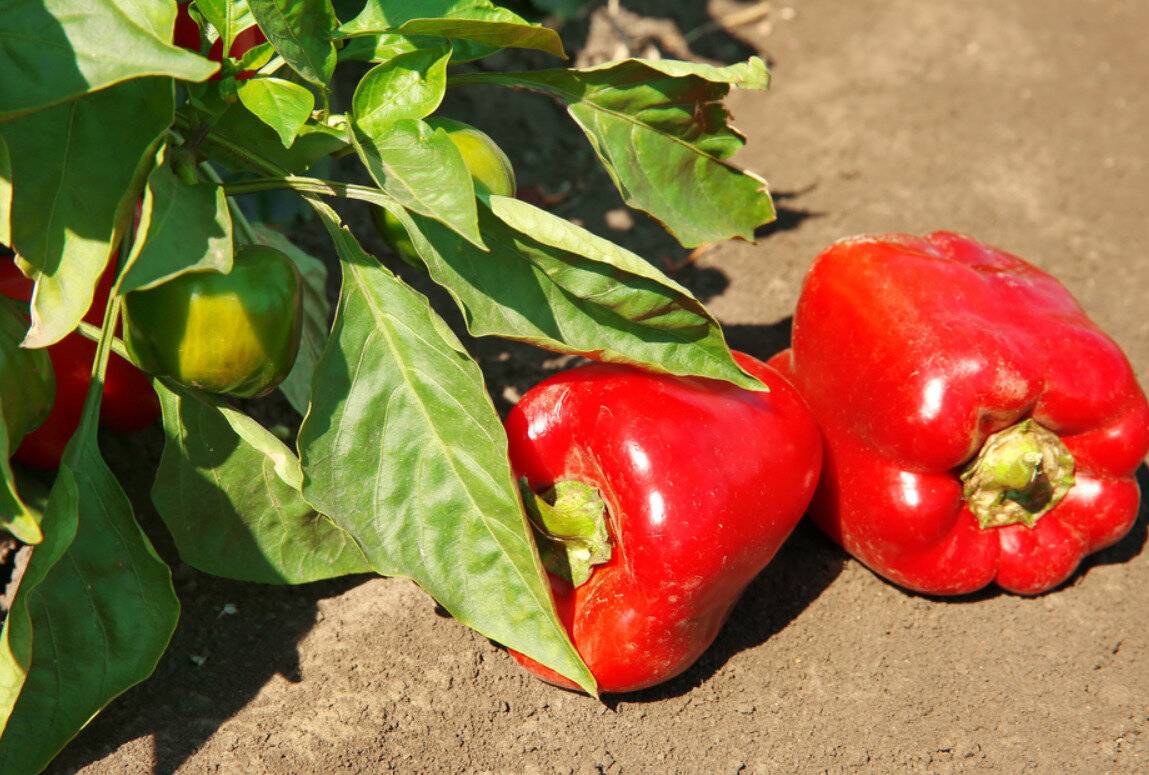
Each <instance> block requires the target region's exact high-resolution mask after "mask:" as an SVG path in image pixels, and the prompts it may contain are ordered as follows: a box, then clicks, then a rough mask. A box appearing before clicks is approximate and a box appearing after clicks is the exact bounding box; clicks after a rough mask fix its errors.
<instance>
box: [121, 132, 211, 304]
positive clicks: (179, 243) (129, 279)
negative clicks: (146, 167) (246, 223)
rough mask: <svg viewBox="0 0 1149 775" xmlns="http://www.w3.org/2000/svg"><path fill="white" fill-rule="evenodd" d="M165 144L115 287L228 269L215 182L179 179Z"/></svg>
mask: <svg viewBox="0 0 1149 775" xmlns="http://www.w3.org/2000/svg"><path fill="white" fill-rule="evenodd" d="M171 154H172V151H171V150H170V149H166V150H162V151H161V152H160V153H159V154H157V158H156V166H155V167H154V168H153V169H152V174H151V175H149V176H148V184H147V188H145V189H144V201H143V205H142V207H141V211H140V224H139V227H138V228H137V230H136V238H135V241H134V242H133V244H132V252H131V254H130V255H129V257H128V260H127V262H125V264H124V267H123V276H122V278H121V280H120V292H121V293H128V292H129V291H136V290H144V289H147V288H154V287H155V286H157V285H160V284H161V283H164V282H167V281H168V280H171V279H172V278H174V277H178V276H179V275H181V274H184V273H186V272H197V271H215V272H223V273H227V272H230V271H231V260H232V234H231V213H230V212H228V209H227V197H226V196H224V193H223V189H222V188H220V187H219V186H217V185H215V184H213V183H208V182H201V183H197V184H196V185H189V184H187V183H185V182H183V181H182V180H181V179H180V178H179V177H178V176H177V175H176V173H175V172H174V171H173V169H172V166H171Z"/></svg>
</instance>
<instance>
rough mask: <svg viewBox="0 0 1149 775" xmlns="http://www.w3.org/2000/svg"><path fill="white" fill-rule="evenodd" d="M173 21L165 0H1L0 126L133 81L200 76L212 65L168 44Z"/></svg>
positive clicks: (212, 68)
mask: <svg viewBox="0 0 1149 775" xmlns="http://www.w3.org/2000/svg"><path fill="white" fill-rule="evenodd" d="M175 18H176V8H175V3H172V2H163V3H154V2H150V3H141V2H136V1H135V0H100V1H99V2H93V1H92V0H43V1H42V2H28V1H27V0H24V1H23V2H21V0H9V1H8V2H5V3H4V4H3V6H2V7H0V84H3V87H2V88H0V121H4V120H7V119H10V118H14V117H16V116H19V115H21V114H24V113H28V112H31V111H34V110H40V109H43V108H46V107H49V106H51V105H55V104H57V103H60V102H63V101H65V100H69V99H74V98H76V97H78V96H80V95H83V94H87V93H89V92H94V91H98V90H100V89H105V88H107V87H109V86H112V85H114V84H117V83H121V82H123V81H127V80H130V79H133V78H141V77H144V76H153V75H163V76H171V77H173V78H182V79H184V80H189V81H202V80H204V79H206V78H207V77H208V76H210V75H211V74H212V73H213V72H215V71H216V69H217V68H218V67H219V65H217V64H216V63H215V62H209V61H208V60H206V59H204V58H203V57H200V56H198V55H196V54H193V53H191V52H190V51H185V50H183V49H181V48H176V47H175V46H173V45H172V28H173V27H174V26H175ZM109 41H114V43H112V44H111V45H109Z"/></svg>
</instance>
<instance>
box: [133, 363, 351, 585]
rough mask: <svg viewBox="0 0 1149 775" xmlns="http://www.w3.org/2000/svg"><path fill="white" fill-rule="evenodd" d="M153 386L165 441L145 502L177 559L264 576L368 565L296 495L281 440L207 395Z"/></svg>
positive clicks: (275, 580) (300, 576)
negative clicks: (158, 519) (162, 527)
mask: <svg viewBox="0 0 1149 775" xmlns="http://www.w3.org/2000/svg"><path fill="white" fill-rule="evenodd" d="M156 391H157V393H158V394H159V396H160V405H161V406H162V407H163V413H164V436H165V443H164V453H163V457H162V458H161V459H160V468H159V471H158V472H157V474H156V483H155V486H154V487H153V488H152V502H153V503H155V506H156V510H157V511H158V512H159V514H160V516H161V517H162V518H163V520H164V523H165V524H166V525H167V526H168V530H170V531H171V534H172V537H173V538H174V539H175V542H176V548H177V549H178V550H179V553H180V558H181V559H182V560H183V561H184V562H186V563H187V564H188V565H191V566H192V567H194V568H196V569H198V570H201V571H203V572H204V573H210V574H212V575H215V576H223V577H225V578H230V579H238V580H240V581H253V582H258V583H262V584H304V583H307V582H310V581H318V580H319V579H327V578H333V577H336V576H344V575H347V574H349V573H364V572H367V571H368V570H370V567H369V566H368V564H367V560H366V559H365V558H364V557H363V552H362V551H360V549H359V547H358V546H356V544H355V542H354V541H353V540H352V539H351V536H349V535H348V534H347V533H346V532H344V531H343V530H342V529H340V528H338V527H336V526H335V524H334V523H333V522H332V521H331V519H329V518H328V517H325V516H323V515H322V514H318V513H316V512H315V510H314V509H313V508H311V506H310V505H309V504H308V503H307V501H305V500H304V499H303V496H302V495H301V494H300V488H301V486H302V484H303V473H302V471H301V470H300V467H299V460H298V459H297V458H296V457H295V455H293V454H292V453H291V450H289V449H288V448H287V447H286V446H284V444H283V442H281V441H280V440H279V439H277V438H276V437H275V436H273V435H272V434H271V433H270V432H268V431H267V430H265V429H264V428H263V427H262V426H260V425H259V423H257V422H255V420H252V419H251V418H250V417H248V416H247V415H245V414H243V413H241V412H238V411H236V410H234V409H231V408H229V407H227V406H225V405H223V404H221V403H218V402H216V401H214V400H213V399H211V398H209V397H207V396H204V395H201V394H197V393H194V392H192V391H185V390H178V389H177V390H171V389H168V388H167V387H166V386H164V385H162V384H159V383H157V385H156Z"/></svg>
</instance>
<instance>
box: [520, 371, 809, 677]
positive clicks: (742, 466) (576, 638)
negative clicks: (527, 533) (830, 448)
mask: <svg viewBox="0 0 1149 775" xmlns="http://www.w3.org/2000/svg"><path fill="white" fill-rule="evenodd" d="M735 357H736V358H737V359H738V362H739V364H740V365H741V366H742V367H743V368H744V369H745V370H746V371H747V372H749V373H750V374H752V375H753V376H755V377H757V378H758V379H760V380H761V381H762V382H763V383H764V384H766V385H767V386H768V387H769V388H770V392H769V393H765V392H752V391H747V390H743V389H741V388H737V387H734V386H732V385H729V384H726V383H721V382H716V381H710V380H703V379H683V378H677V377H671V376H666V375H659V374H654V373H650V372H645V371H641V370H638V369H634V368H629V367H626V366H618V365H607V364H594V365H589V366H583V367H579V368H576V369H572V370H570V371H567V372H564V373H560V374H558V375H556V376H554V377H551V378H550V379H548V380H546V381H544V382H542V383H541V384H539V385H538V386H536V387H534V388H533V389H531V390H530V391H528V392H527V393H526V395H524V396H523V398H522V400H521V401H520V402H519V404H518V405H517V406H515V408H514V409H513V410H512V411H511V412H510V414H509V416H508V417H507V420H506V429H507V434H508V437H509V439H510V457H511V464H512V466H513V468H514V470H515V472H516V473H517V475H519V476H521V477H525V478H526V480H527V482H528V484H529V486H530V488H531V489H532V490H534V491H536V492H541V491H543V490H545V489H546V488H548V487H550V486H551V485H553V484H555V483H556V482H561V481H570V480H576V481H581V482H584V483H586V484H589V485H592V486H593V487H595V488H597V489H598V491H599V492H600V493H601V495H602V498H603V500H604V501H605V502H606V506H607V516H606V522H607V531H608V533H609V535H610V538H611V544H612V546H611V550H612V551H611V556H610V559H609V561H607V562H606V563H604V564H601V565H597V566H595V567H594V568H593V569H592V571H591V574H590V577H589V580H587V581H586V582H585V583H583V584H582V585H580V586H578V587H572V586H571V584H570V583H568V582H567V581H566V580H564V579H562V578H559V577H557V576H555V575H554V574H550V575H549V578H550V582H551V590H552V593H553V595H554V599H555V604H556V607H557V609H558V613H559V617H560V619H561V620H562V622H563V624H564V625H565V627H566V629H567V631H568V632H569V633H570V636H571V639H572V641H573V643H574V645H575V647H576V648H577V649H578V651H579V653H580V654H581V655H582V657H583V659H584V660H585V661H586V663H587V666H588V667H589V668H590V670H591V672H592V673H593V675H594V677H595V679H596V680H597V681H598V686H599V690H600V691H602V692H628V691H634V690H637V689H643V688H646V687H649V686H653V685H655V684H658V683H661V682H663V681H666V680H668V679H670V678H673V677H674V676H676V675H678V674H679V673H681V672H682V671H684V670H686V669H687V668H688V667H689V666H690V665H691V664H693V663H694V661H695V660H697V659H698V657H699V656H700V655H701V654H702V652H703V651H705V650H706V648H707V647H708V646H709V645H710V644H711V642H713V640H714V638H715V636H716V635H717V634H718V630H719V629H720V628H721V627H722V624H723V622H724V621H725V620H726V617H727V615H728V614H729V613H730V610H731V608H732V607H733V606H734V604H735V602H737V600H738V597H739V595H740V594H741V593H742V591H743V589H744V588H745V587H746V585H747V584H748V583H749V582H750V580H751V579H753V578H754V576H755V575H757V574H758V573H759V572H760V571H761V570H762V569H763V568H764V567H765V566H766V564H767V563H769V562H770V560H771V559H772V558H773V557H774V554H775V552H777V550H778V547H779V546H781V544H782V542H783V541H784V540H785V539H786V537H787V536H788V535H789V534H790V532H791V530H793V528H794V526H795V525H796V524H797V523H798V520H799V519H800V518H801V516H802V512H803V510H804V509H805V508H806V505H807V503H808V502H809V499H810V496H811V495H812V493H813V491H814V485H815V482H816V481H817V478H818V469H819V465H820V461H821V439H820V436H819V433H818V429H817V426H816V424H815V423H814V421H813V418H812V417H811V415H810V413H809V411H808V410H807V409H806V406H805V403H804V402H803V400H802V398H801V397H800V396H799V395H798V393H797V391H795V390H794V388H792V387H791V386H790V385H789V384H787V382H786V381H785V380H784V379H783V378H782V377H781V376H780V375H779V374H778V373H777V372H776V371H774V370H773V369H771V368H769V367H768V366H766V365H765V364H763V363H761V362H759V361H757V360H754V359H753V358H750V357H749V356H746V355H743V354H740V353H736V354H735ZM512 653H513V654H514V656H515V658H516V659H517V660H518V661H519V662H520V663H522V664H523V665H524V666H526V667H527V668H528V669H529V670H531V671H532V672H534V673H535V674H537V675H539V676H540V677H542V678H544V679H545V680H547V681H550V682H551V683H555V684H558V685H560V686H565V687H568V688H574V685H573V684H571V683H570V682H569V681H567V680H566V679H564V678H562V677H561V676H559V675H557V674H556V673H554V672H553V671H551V670H548V669H547V668H545V667H543V666H541V665H539V664H538V663H536V662H534V661H533V660H530V659H529V658H527V657H524V656H523V655H521V654H518V653H514V652H512Z"/></svg>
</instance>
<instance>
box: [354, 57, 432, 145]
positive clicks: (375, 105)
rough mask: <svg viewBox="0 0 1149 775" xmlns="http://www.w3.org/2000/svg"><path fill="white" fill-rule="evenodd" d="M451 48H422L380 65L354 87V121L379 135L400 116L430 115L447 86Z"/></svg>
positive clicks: (368, 133)
mask: <svg viewBox="0 0 1149 775" xmlns="http://www.w3.org/2000/svg"><path fill="white" fill-rule="evenodd" d="M450 59H451V52H450V51H449V50H443V49H431V50H426V49H420V50H417V51H412V52H410V53H407V54H400V55H398V56H396V57H394V58H392V59H389V60H387V61H386V62H384V63H383V64H381V65H377V66H375V67H373V68H371V70H370V71H369V72H368V73H367V75H365V76H363V78H362V79H361V80H360V81H359V85H358V86H356V87H355V96H354V98H353V99H352V101H351V105H352V113H351V115H352V118H351V120H352V122H353V123H354V124H355V128H356V129H357V130H359V131H360V132H362V133H363V134H365V135H367V136H368V137H377V136H380V135H382V134H384V133H385V132H386V130H387V129H388V128H389V127H390V126H391V125H392V124H394V123H395V122H396V121H398V120H400V119H420V118H425V117H426V116H429V115H431V114H432V113H434V112H435V109H436V108H438V107H439V103H440V102H442V101H443V94H444V93H446V90H447V63H448V62H449V61H450Z"/></svg>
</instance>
